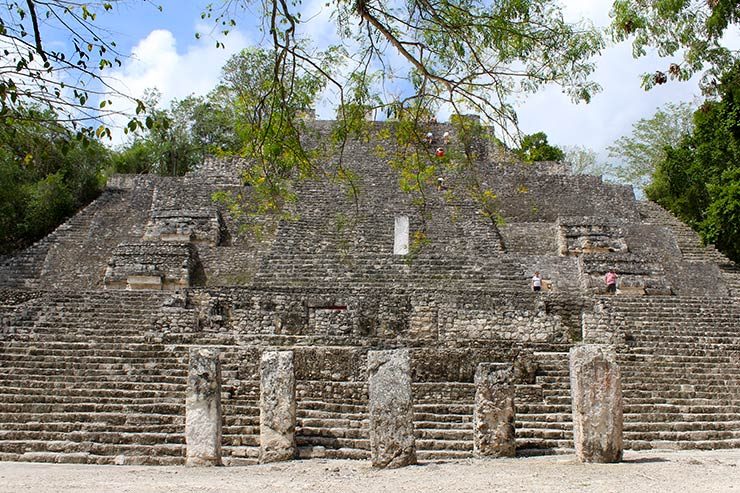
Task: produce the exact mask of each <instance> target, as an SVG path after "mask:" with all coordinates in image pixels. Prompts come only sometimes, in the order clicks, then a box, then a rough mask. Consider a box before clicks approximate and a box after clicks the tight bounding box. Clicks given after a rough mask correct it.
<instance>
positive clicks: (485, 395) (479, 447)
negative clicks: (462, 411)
mask: <svg viewBox="0 0 740 493" xmlns="http://www.w3.org/2000/svg"><path fill="white" fill-rule="evenodd" d="M513 376H514V371H513V366H512V365H511V364H508V363H480V364H479V365H478V368H477V369H476V371H475V408H474V410H473V451H474V453H475V455H476V456H478V457H514V456H516V440H515V438H516V437H515V431H514V381H513Z"/></svg>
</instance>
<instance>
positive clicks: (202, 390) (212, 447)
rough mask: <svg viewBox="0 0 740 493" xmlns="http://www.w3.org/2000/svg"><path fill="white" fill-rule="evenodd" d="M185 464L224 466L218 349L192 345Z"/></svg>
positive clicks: (186, 419)
mask: <svg viewBox="0 0 740 493" xmlns="http://www.w3.org/2000/svg"><path fill="white" fill-rule="evenodd" d="M185 409H186V410H185V442H186V443H187V459H186V464H187V465H189V466H215V465H221V361H220V357H219V350H217V349H210V348H192V349H191V350H190V363H189V366H188V389H187V397H186V400H185Z"/></svg>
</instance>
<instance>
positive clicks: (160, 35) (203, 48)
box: [108, 29, 248, 141]
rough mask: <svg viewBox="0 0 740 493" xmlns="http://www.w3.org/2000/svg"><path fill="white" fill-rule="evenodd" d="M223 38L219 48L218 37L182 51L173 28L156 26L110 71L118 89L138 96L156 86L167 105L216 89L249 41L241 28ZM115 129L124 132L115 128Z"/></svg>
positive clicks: (119, 105) (122, 105) (117, 122)
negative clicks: (230, 62)
mask: <svg viewBox="0 0 740 493" xmlns="http://www.w3.org/2000/svg"><path fill="white" fill-rule="evenodd" d="M221 41H223V42H224V43H225V48H216V46H215V40H213V39H205V40H202V41H199V42H195V43H194V44H191V45H188V46H186V47H185V49H184V51H182V52H179V51H178V43H177V40H176V39H175V37H174V35H173V34H172V33H171V32H170V31H166V30H161V29H160V30H154V31H152V32H150V33H149V35H148V36H146V37H145V38H144V39H142V40H141V41H139V42H138V43H137V44H136V45H135V46H134V47H133V48H132V50H131V57H130V58H128V59H126V60H125V61H124V64H123V66H122V67H121V68H120V69H119V70H116V71H114V72H112V73H110V74H108V75H109V76H110V77H111V79H112V85H113V86H114V87H115V88H116V89H118V90H119V91H120V92H122V93H124V94H128V95H130V96H133V97H136V98H140V97H141V96H142V95H143V94H144V92H145V91H146V90H147V89H152V88H156V89H157V90H158V91H159V92H160V93H161V101H160V105H161V106H162V107H167V106H168V105H169V103H170V102H171V101H172V100H173V99H182V98H185V97H187V96H189V95H190V94H196V95H203V94H206V93H207V92H208V91H210V90H211V89H213V88H214V87H215V85H216V83H217V81H218V79H219V76H220V74H221V67H223V65H224V63H226V60H228V58H229V57H230V56H231V55H233V54H234V53H237V52H238V51H240V50H241V49H243V48H244V47H246V46H247V45H248V40H247V38H246V37H245V36H244V35H243V34H242V33H240V32H238V31H232V32H231V33H230V34H229V36H228V37H227V38H226V39H225V40H221ZM111 99H113V100H114V108H115V109H116V110H118V111H121V110H124V111H128V112H131V111H133V108H132V107H131V105H130V104H127V103H126V102H125V100H123V99H122V98H111ZM125 121H126V119H125V117H121V118H116V119H114V121H113V122H111V125H112V126H113V127H114V128H116V129H118V128H121V127H122V126H123V125H124V124H125ZM115 133H116V134H121V133H122V132H119V131H118V130H116V132H115ZM116 137H117V138H116V140H117V141H120V140H119V139H120V138H122V136H121V135H116Z"/></svg>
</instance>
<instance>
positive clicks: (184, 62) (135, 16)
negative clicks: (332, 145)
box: [99, 0, 699, 158]
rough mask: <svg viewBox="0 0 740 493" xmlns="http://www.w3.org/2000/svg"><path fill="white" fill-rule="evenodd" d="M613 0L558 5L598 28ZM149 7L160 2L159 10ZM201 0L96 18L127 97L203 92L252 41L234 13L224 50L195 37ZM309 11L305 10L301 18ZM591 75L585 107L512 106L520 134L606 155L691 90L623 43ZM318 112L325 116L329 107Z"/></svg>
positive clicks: (556, 92) (132, 6)
mask: <svg viewBox="0 0 740 493" xmlns="http://www.w3.org/2000/svg"><path fill="white" fill-rule="evenodd" d="M611 2H612V0H566V1H564V2H562V3H563V11H564V14H565V16H566V18H567V19H569V20H572V21H576V20H578V19H581V18H588V19H590V20H592V21H593V22H594V23H595V24H596V25H597V26H605V25H606V24H608V22H609V17H608V13H609V9H610V6H611ZM204 3H205V2H204ZM323 3H324V1H322V0H306V1H305V2H304V3H303V6H304V7H305V8H307V9H308V10H309V11H310V12H312V13H316V15H317V16H319V17H324V18H326V15H327V11H326V10H322V5H323ZM156 5H162V7H163V11H161V12H160V11H159V10H158V9H157V8H156ZM200 5H201V2H195V1H185V0H155V3H154V4H151V3H148V2H120V3H117V4H116V7H115V9H114V11H113V12H109V13H106V14H103V15H101V16H100V17H99V20H100V21H101V22H103V23H104V24H105V25H106V26H108V27H109V28H110V30H111V33H112V37H113V38H114V39H115V40H116V41H117V43H118V46H119V49H120V50H121V51H122V52H123V53H125V54H126V55H128V57H127V58H126V59H125V60H124V66H123V68H122V69H119V70H116V71H115V72H114V74H113V75H114V76H115V78H116V79H117V80H118V81H119V82H120V84H121V87H122V88H123V89H124V90H126V91H128V92H130V93H132V94H133V95H134V96H137V97H138V96H141V94H142V93H143V91H144V89H147V88H152V87H156V88H157V89H158V90H159V91H160V92H161V93H162V102H163V103H164V104H167V103H168V102H169V101H171V100H172V99H173V98H183V97H186V96H188V95H189V94H191V93H195V94H205V93H207V92H208V91H209V90H210V89H211V88H213V87H214V85H215V83H216V81H217V80H218V77H219V73H220V69H221V67H222V66H223V64H224V62H225V61H226V60H227V59H228V57H229V56H230V55H231V54H233V53H236V52H238V51H239V50H241V49H242V48H244V47H246V46H249V45H255V44H258V43H259V41H260V39H261V38H260V34H259V33H258V32H257V30H256V29H255V28H254V26H255V25H256V24H257V20H256V19H254V18H252V17H250V15H249V13H247V14H245V15H242V16H241V17H240V18H239V20H238V21H239V24H238V25H237V27H236V29H235V30H234V31H233V32H232V33H231V34H230V35H229V36H228V37H227V38H226V39H225V43H226V48H225V49H217V48H216V47H215V41H214V39H213V38H209V37H208V36H205V37H203V38H201V39H200V40H196V39H195V36H194V34H195V32H196V31H200V32H205V31H208V30H211V29H212V27H213V24H212V23H209V21H208V20H205V21H204V20H201V18H200V14H201V7H200ZM307 17H308V16H306V15H304V19H305V18H307ZM315 25H317V26H318V27H316V28H314V31H313V32H309V35H310V36H312V37H313V38H314V40H315V41H316V42H317V43H319V44H323V43H324V42H326V41H327V40H328V39H329V38H330V37H331V34H332V32H333V28H327V27H326V24H324V25H321V24H318V23H317V24H315ZM597 63H598V69H597V72H596V73H595V75H594V78H595V79H596V81H597V82H599V83H600V84H601V85H602V86H603V91H602V92H601V93H599V94H597V95H595V97H594V98H593V100H592V102H591V103H590V104H588V105H585V104H579V105H575V104H573V103H572V102H571V101H570V99H569V98H568V97H567V96H566V95H564V94H562V93H561V90H560V89H559V88H557V87H552V88H548V89H546V90H545V91H543V92H541V93H539V94H536V95H534V96H528V97H527V98H526V100H523V101H520V102H519V103H520V104H519V105H518V106H517V110H518V113H519V121H520V125H521V129H522V130H523V131H524V132H525V133H533V132H537V131H544V132H545V133H547V135H548V136H549V140H550V142H551V143H553V144H555V145H560V146H575V145H581V146H585V147H588V148H591V149H594V150H595V151H597V152H598V153H599V154H600V156H601V157H602V158H606V152H605V148H606V146H608V145H609V144H611V143H612V142H614V140H616V139H617V138H619V137H620V136H622V135H625V134H628V133H629V132H630V129H631V126H632V124H633V123H634V122H636V121H637V120H639V119H640V118H647V117H650V116H652V114H653V113H654V112H655V110H656V108H657V107H659V106H662V105H663V104H665V103H666V102H669V101H674V102H677V101H692V100H694V99H695V98H696V97H697V96H698V94H699V91H698V87H697V82H696V80H692V81H689V82H683V83H678V82H672V83H669V84H666V85H664V86H660V87H657V88H656V89H654V90H652V91H650V92H645V91H644V90H642V89H641V88H640V79H639V76H640V74H641V73H643V72H645V71H653V70H655V69H656V68H662V67H665V66H667V62H666V61H665V60H663V61H659V60H657V59H656V58H655V57H647V58H644V59H641V60H634V59H633V58H632V56H631V48H630V46H629V45H627V44H621V45H616V46H609V47H608V48H607V49H606V50H604V52H603V54H602V56H601V57H600V58H599V59H598V60H597ZM319 115H320V116H322V117H325V118H330V117H331V114H330V113H329V112H328V110H321V109H320V110H319Z"/></svg>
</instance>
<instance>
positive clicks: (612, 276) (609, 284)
mask: <svg viewBox="0 0 740 493" xmlns="http://www.w3.org/2000/svg"><path fill="white" fill-rule="evenodd" d="M617 277H618V276H617V273H616V272H614V269H609V272H607V273H606V276H604V281H605V282H606V292H607V293H611V294H615V293H616V292H617Z"/></svg>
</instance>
